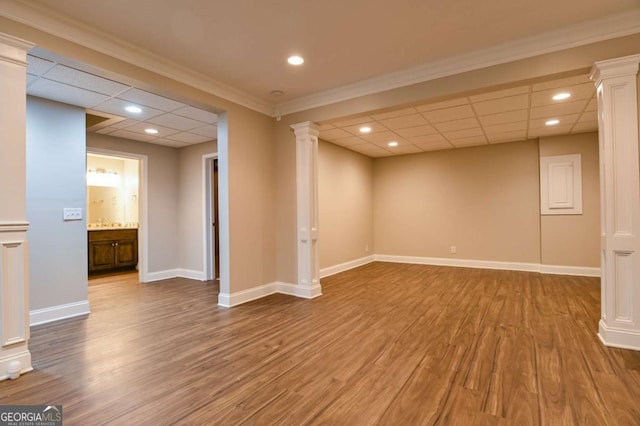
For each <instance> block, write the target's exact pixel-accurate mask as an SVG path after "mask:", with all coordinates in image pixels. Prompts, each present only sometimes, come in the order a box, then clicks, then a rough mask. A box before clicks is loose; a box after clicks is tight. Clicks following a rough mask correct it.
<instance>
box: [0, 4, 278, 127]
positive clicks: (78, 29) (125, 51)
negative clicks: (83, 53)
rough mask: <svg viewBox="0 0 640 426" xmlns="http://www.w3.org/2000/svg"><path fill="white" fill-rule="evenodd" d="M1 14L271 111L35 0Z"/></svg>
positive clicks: (232, 89) (234, 90)
mask: <svg viewBox="0 0 640 426" xmlns="http://www.w3.org/2000/svg"><path fill="white" fill-rule="evenodd" d="M0 16H5V17H7V18H9V19H12V20H14V21H16V22H20V23H22V24H25V25H28V26H30V27H33V28H36V29H38V30H41V31H43V32H45V33H47V34H51V35H53V36H56V37H59V38H61V39H63V40H68V41H71V42H73V43H75V44H78V45H81V46H83V47H87V48H89V49H92V50H95V51H96V52H100V53H103V54H105V55H108V56H111V57H113V58H116V59H119V60H122V61H124V62H127V63H129V64H135V65H136V66H139V67H141V68H144V69H146V70H148V71H151V72H154V73H156V74H159V75H162V76H164V77H168V78H170V79H173V80H176V81H179V82H181V83H184V84H187V85H189V86H191V87H197V88H198V89H199V90H202V91H204V92H207V93H210V94H212V95H214V96H218V97H220V98H222V99H226V100H228V101H231V102H233V103H236V104H238V105H242V106H245V107H247V108H250V109H252V110H254V111H258V112H261V113H263V114H267V115H271V116H273V115H274V110H273V106H272V105H271V104H269V103H268V102H266V101H264V100H262V99H260V98H258V97H256V96H253V95H251V94H249V93H246V92H244V91H243V90H240V89H237V88H235V87H232V86H229V85H227V84H225V83H222V82H220V81H218V80H215V79H213V78H211V77H208V76H206V75H204V74H200V73H197V72H195V71H193V70H191V69H189V68H187V67H185V66H183V65H181V64H178V63H176V62H172V61H169V60H168V59H166V58H165V57H163V56H160V55H156V54H154V53H151V52H149V51H147V50H144V49H141V48H139V47H137V46H135V45H133V44H131V43H128V42H126V41H124V40H121V39H117V38H115V37H112V36H110V35H109V34H107V33H104V32H101V31H98V30H96V29H95V28H92V27H90V26H88V25H85V24H82V23H79V22H76V21H73V20H72V19H70V18H68V17H66V16H64V15H62V14H60V13H58V12H54V11H52V10H50V9H48V8H45V7H40V6H36V5H35V4H34V3H29V4H27V3H14V2H11V3H6V2H3V4H2V8H0Z"/></svg>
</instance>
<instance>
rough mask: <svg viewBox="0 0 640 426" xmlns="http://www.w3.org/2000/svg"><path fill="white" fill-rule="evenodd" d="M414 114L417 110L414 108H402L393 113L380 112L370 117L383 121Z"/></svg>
mask: <svg viewBox="0 0 640 426" xmlns="http://www.w3.org/2000/svg"><path fill="white" fill-rule="evenodd" d="M416 112H417V110H416V109H415V108H403V109H397V110H395V111H389V112H381V113H380V114H372V115H371V117H372V118H373V119H375V120H385V119H387V118H395V117H401V116H403V115H411V114H415V113H416Z"/></svg>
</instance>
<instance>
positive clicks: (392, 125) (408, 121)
mask: <svg viewBox="0 0 640 426" xmlns="http://www.w3.org/2000/svg"><path fill="white" fill-rule="evenodd" d="M382 124H383V125H385V126H386V127H387V128H389V129H391V130H397V129H405V128H407V127H416V126H423V125H425V124H429V123H428V122H427V120H425V119H424V117H422V116H421V115H420V114H411V115H403V116H400V117H395V118H387V119H385V120H382Z"/></svg>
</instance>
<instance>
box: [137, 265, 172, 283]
mask: <svg viewBox="0 0 640 426" xmlns="http://www.w3.org/2000/svg"><path fill="white" fill-rule="evenodd" d="M180 272H181V269H178V268H176V269H165V270H164V271H157V272H147V279H146V281H142V280H141V281H140V282H146V283H152V282H155V281H161V280H168V279H170V278H178V277H180Z"/></svg>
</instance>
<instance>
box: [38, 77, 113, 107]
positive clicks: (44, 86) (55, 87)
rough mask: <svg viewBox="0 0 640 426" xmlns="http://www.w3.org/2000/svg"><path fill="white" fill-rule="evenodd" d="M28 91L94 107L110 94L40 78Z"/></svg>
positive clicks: (58, 100) (55, 99) (53, 98)
mask: <svg viewBox="0 0 640 426" xmlns="http://www.w3.org/2000/svg"><path fill="white" fill-rule="evenodd" d="M27 93H28V94H29V95H32V96H39V97H42V98H47V99H51V100H53V101H57V102H62V103H65V104H70V105H76V106H79V107H83V108H92V107H94V106H95V105H96V104H99V103H101V102H104V101H106V100H107V99H109V97H108V96H105V95H102V94H100V93H95V92H91V91H89V90H84V89H79V88H77V87H73V86H69V85H67V84H63V83H58V82H57V81H52V80H46V79H44V78H40V79H38V80H37V81H35V82H34V83H33V84H31V85H30V86H29V87H28V89H27Z"/></svg>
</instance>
